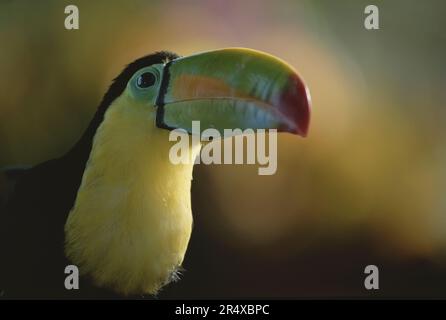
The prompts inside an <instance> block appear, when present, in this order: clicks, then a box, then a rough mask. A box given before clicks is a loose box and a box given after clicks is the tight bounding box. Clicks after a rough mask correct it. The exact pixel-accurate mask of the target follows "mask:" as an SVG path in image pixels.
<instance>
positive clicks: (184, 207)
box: [65, 93, 200, 295]
mask: <svg viewBox="0 0 446 320" xmlns="http://www.w3.org/2000/svg"><path fill="white" fill-rule="evenodd" d="M153 109H154V108H153ZM154 118H155V114H154V110H149V109H148V108H147V105H143V104H135V102H134V101H132V105H130V97H129V96H128V94H126V93H124V94H123V95H122V96H121V97H119V98H117V99H116V100H115V101H114V102H113V103H112V105H110V106H109V108H108V110H107V112H106V113H105V116H104V120H103V122H102V124H101V125H100V126H99V128H98V130H97V132H96V135H95V137H94V140H93V147H92V150H91V153H90V158H89V160H88V163H87V166H86V168H85V171H84V175H83V177H82V182H81V185H80V188H79V190H78V193H77V197H76V201H75V204H74V207H73V208H72V210H71V212H70V214H69V217H68V220H67V222H66V225H65V253H66V255H67V257H68V258H69V259H70V260H71V261H72V262H73V263H74V264H75V265H77V266H78V267H79V270H80V272H81V274H84V275H88V276H90V277H91V278H92V279H93V281H94V282H95V283H96V284H97V285H99V286H102V287H109V288H112V289H114V290H115V291H117V292H119V293H122V294H126V295H127V294H154V293H156V292H157V291H158V289H160V288H161V287H162V286H163V285H164V284H166V283H167V282H169V281H170V279H171V277H172V276H174V275H175V272H176V270H177V268H178V267H179V266H180V265H181V263H182V261H183V258H184V254H185V252H186V249H187V245H188V242H189V238H190V234H191V229H192V212H191V199H190V188H191V180H192V169H193V164H180V165H173V164H172V163H171V162H170V161H169V158H168V157H169V149H170V147H171V146H172V144H173V143H174V142H170V141H169V131H167V130H162V129H159V128H157V127H156V126H155V119H154ZM199 150H200V144H197V145H193V146H192V147H191V150H190V152H192V154H193V156H195V155H197V154H198V152H199Z"/></svg>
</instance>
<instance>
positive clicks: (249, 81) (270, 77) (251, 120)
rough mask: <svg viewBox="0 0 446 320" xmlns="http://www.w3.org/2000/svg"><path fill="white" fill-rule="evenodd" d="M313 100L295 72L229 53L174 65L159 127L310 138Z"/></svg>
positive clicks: (166, 76) (258, 57) (272, 61)
mask: <svg viewBox="0 0 446 320" xmlns="http://www.w3.org/2000/svg"><path fill="white" fill-rule="evenodd" d="M310 103H311V101H310V94H309V91H308V88H307V87H306V86H305V84H304V83H303V81H302V80H301V78H300V77H299V76H298V75H297V73H296V71H295V70H294V69H293V68H292V67H291V66H290V65H288V64H287V63H285V62H284V61H282V60H279V59H278V58H275V57H273V56H271V55H269V54H266V53H262V52H259V51H254V50H250V49H242V48H228V49H221V50H215V51H209V52H204V53H198V54H195V55H192V56H188V57H182V58H178V59H175V60H172V61H171V62H169V63H168V64H167V65H166V66H165V68H164V72H163V79H162V84H161V88H160V92H159V95H158V99H157V106H158V110H157V125H158V126H159V127H163V128H168V129H175V128H182V129H184V130H186V131H188V132H191V129H192V121H194V120H195V121H200V128H201V129H202V130H204V129H206V128H215V129H217V130H219V131H220V132H221V134H223V133H224V129H235V128H239V129H242V130H244V129H247V128H252V129H277V130H278V131H279V132H290V133H294V134H298V135H301V136H306V135H307V133H308V127H309V122H310Z"/></svg>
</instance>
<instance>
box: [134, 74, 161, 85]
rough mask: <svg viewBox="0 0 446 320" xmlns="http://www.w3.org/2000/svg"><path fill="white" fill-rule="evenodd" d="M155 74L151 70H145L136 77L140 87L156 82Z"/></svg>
mask: <svg viewBox="0 0 446 320" xmlns="http://www.w3.org/2000/svg"><path fill="white" fill-rule="evenodd" d="M155 80H156V79H155V76H154V75H153V73H151V72H145V73H143V74H142V75H140V76H139V77H138V79H136V85H137V86H138V87H139V88H148V87H150V86H153V84H154V83H155Z"/></svg>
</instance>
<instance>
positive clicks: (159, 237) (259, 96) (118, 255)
mask: <svg viewBox="0 0 446 320" xmlns="http://www.w3.org/2000/svg"><path fill="white" fill-rule="evenodd" d="M309 119H310V96H309V93H308V90H307V88H306V87H305V85H304V84H303V82H302V80H301V79H300V78H299V76H298V75H297V73H296V71H294V69H293V68H292V67H290V66H289V65H288V64H286V63H285V62H283V61H281V60H279V59H277V58H274V57H272V56H270V55H268V54H265V53H261V52H258V51H253V50H248V49H237V48H233V49H221V50H215V51H209V52H204V53H198V54H196V55H192V56H188V57H178V56H177V55H175V54H172V53H169V52H158V53H155V54H152V55H149V56H146V57H143V58H141V59H138V60H136V61H135V62H133V63H131V64H130V65H128V66H127V67H126V68H125V69H124V71H123V72H122V73H121V74H120V75H119V76H118V77H117V78H116V79H115V81H114V82H113V83H112V85H111V87H110V89H109V90H108V91H107V93H106V94H105V96H104V99H103V101H102V103H101V105H100V107H99V109H98V111H97V112H96V115H95V117H94V119H93V121H92V122H91V123H90V126H89V128H88V129H87V132H86V133H85V134H84V136H83V138H81V140H80V142H79V143H78V144H77V146H79V148H83V149H81V150H85V149H88V151H89V152H88V153H89V154H88V162H87V165H86V166H85V169H84V172H83V176H82V182H81V185H80V187H79V190H78V192H77V196H76V201H75V205H74V206H73V209H72V210H71V212H70V215H69V217H68V219H67V223H66V225H65V230H66V231H65V232H66V244H65V252H66V255H67V257H68V258H69V259H70V260H71V261H72V262H73V263H74V264H76V265H77V266H80V270H81V272H83V273H84V274H89V275H91V276H92V278H93V279H94V281H95V282H96V283H97V284H98V285H99V286H105V287H111V288H114V290H116V291H117V292H121V293H124V294H130V293H135V294H136V293H155V292H157V290H158V289H159V288H160V287H162V286H163V285H164V284H166V283H167V282H169V281H170V279H173V278H175V275H176V271H177V270H178V266H180V265H181V263H182V261H183V258H184V254H185V252H186V248H187V244H188V242H189V238H190V233H191V230H192V212H191V200H190V188H191V179H192V169H193V162H192V163H186V164H182V165H173V164H172V163H171V162H169V161H165V159H166V157H165V156H166V155H167V153H165V152H164V151H168V152H169V154H170V151H171V150H172V148H171V146H172V142H171V141H170V134H169V130H173V129H182V130H184V131H185V132H187V133H190V134H194V132H192V122H193V121H200V128H201V129H202V130H205V129H211V128H213V129H216V130H218V131H219V132H220V134H221V136H224V134H225V131H227V130H225V129H232V130H231V131H233V129H241V130H245V129H248V128H251V129H277V130H278V131H283V132H290V133H293V134H299V135H301V136H305V135H306V134H307V131H308V123H309ZM237 131H240V130H237ZM183 134H184V132H183ZM92 136H93V137H94V138H93V139H91V137H92ZM166 136H169V139H166ZM182 137H187V135H186V134H184V135H182ZM191 140H194V139H191ZM85 146H87V147H88V148H85ZM200 147H201V144H200V142H199V143H196V144H195V145H193V146H190V149H189V150H190V151H192V155H197V154H198V152H199V150H200ZM75 151H79V150H78V148H76V147H75V148H74V149H72V152H71V153H70V155H72V156H76V157H79V156H78V154H83V153H82V152H80V153H79V152H75ZM194 152H195V153H194ZM192 158H193V157H192ZM76 159H77V158H76ZM85 161H87V160H85Z"/></svg>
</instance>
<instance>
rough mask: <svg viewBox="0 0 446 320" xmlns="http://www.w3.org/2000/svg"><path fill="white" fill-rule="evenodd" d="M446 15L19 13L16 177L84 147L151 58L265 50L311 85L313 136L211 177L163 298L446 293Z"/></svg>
mask: <svg viewBox="0 0 446 320" xmlns="http://www.w3.org/2000/svg"><path fill="white" fill-rule="evenodd" d="M68 4H76V5H77V6H78V8H79V10H80V29H79V30H75V31H68V30H65V28H64V19H65V16H66V15H65V14H64V8H65V6H66V5H68ZM368 4H375V5H377V6H378V7H379V10H380V11H379V13H380V29H379V30H375V31H368V30H366V29H365V28H364V18H365V14H364V8H365V7H366V5H368ZM445 14H446V3H445V2H444V1H434V0H430V1H414V0H407V1H406V0H404V1H403V0H394V1H373V2H371V1H362V0H358V1H347V0H343V1H330V0H316V1H310V0H308V1H292V0H289V1H267V0H265V1H229V0H224V1H223V0H221V1H217V0H210V1H191V0H185V1H142V0H140V1H134V0H133V1H75V0H73V1H7V0H2V1H1V2H0V44H1V47H0V167H1V166H6V165H17V164H37V163H39V162H42V161H45V160H48V159H51V158H54V157H57V156H60V155H62V154H63V153H65V152H66V151H67V150H69V149H70V147H71V146H72V145H73V144H74V143H75V141H76V140H77V139H78V138H79V137H80V135H81V133H82V132H83V130H84V129H85V128H86V126H87V124H88V123H89V121H90V119H91V117H92V115H93V113H94V112H95V109H96V106H98V104H99V102H100V99H101V97H102V95H103V94H104V92H105V91H106V89H107V87H108V85H109V84H110V82H111V79H113V78H114V77H115V76H116V75H117V74H118V73H119V72H120V71H121V70H122V68H123V67H124V65H126V64H127V63H129V62H131V61H133V60H134V59H136V58H138V57H140V56H142V55H145V54H148V53H151V52H153V51H158V50H163V49H166V50H171V51H174V52H177V53H179V54H181V55H188V54H191V53H194V52H197V51H204V50H210V49H216V48H221V47H228V46H242V47H250V48H254V49H258V50H262V51H266V52H269V53H271V54H273V55H276V56H278V57H280V58H282V59H284V60H286V61H288V62H289V63H290V64H292V65H293V66H295V68H296V69H297V70H298V71H299V73H300V74H301V75H302V77H303V78H304V79H305V80H306V82H307V84H308V86H309V88H310V90H311V94H312V100H313V114H312V123H311V128H310V134H309V137H308V138H307V139H300V138H297V137H295V136H291V135H287V134H285V135H281V136H280V137H279V146H278V156H279V158H278V160H279V161H278V171H277V174H276V175H274V176H258V175H257V168H258V166H256V165H244V166H240V165H221V166H204V165H198V166H196V168H195V171H194V181H193V189H192V201H193V211H194V219H195V222H194V231H193V235H192V239H191V243H190V246H189V250H188V253H187V256H186V260H185V263H184V267H185V269H186V271H185V272H184V275H183V277H182V278H183V279H182V280H181V281H179V282H177V283H174V284H171V285H169V286H168V287H167V288H166V289H164V290H163V291H162V292H161V293H160V295H159V297H160V298H213V297H220V298H222V297H223V298H224V297H253V298H255V297H277V298H298V297H446V197H445V190H446V166H445V163H446V144H445V137H446V135H445V134H446V127H445V120H446V109H445V107H446V106H445V100H446V90H445V86H446V65H445V57H446V52H445V51H446V50H445V49H446V35H445V34H446V33H445V32H444V30H445V20H444V16H445ZM368 264H375V265H377V266H378V267H379V270H380V290H378V291H367V290H365V289H364V285H363V282H364V278H365V275H364V268H365V266H366V265H368Z"/></svg>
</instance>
